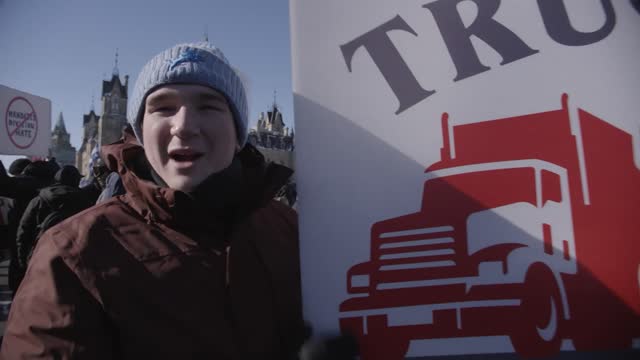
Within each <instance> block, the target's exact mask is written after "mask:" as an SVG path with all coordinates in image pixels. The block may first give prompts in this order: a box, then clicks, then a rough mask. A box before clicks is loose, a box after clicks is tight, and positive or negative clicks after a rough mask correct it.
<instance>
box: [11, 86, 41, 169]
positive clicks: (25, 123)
mask: <svg viewBox="0 0 640 360" xmlns="http://www.w3.org/2000/svg"><path fill="white" fill-rule="evenodd" d="M0 116H1V117H2V118H1V119H0V120H1V122H2V123H1V124H0V154H3V155H30V156H39V157H45V156H47V154H48V151H49V145H51V101H50V100H49V99H45V98H42V97H39V96H35V95H32V94H28V93H25V92H22V91H19V90H16V89H12V88H10V87H7V86H4V85H0Z"/></svg>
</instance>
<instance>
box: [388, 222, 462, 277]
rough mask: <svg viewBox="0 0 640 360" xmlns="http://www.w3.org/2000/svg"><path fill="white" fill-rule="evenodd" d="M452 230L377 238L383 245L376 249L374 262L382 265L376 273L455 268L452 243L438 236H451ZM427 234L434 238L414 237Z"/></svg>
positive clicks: (408, 233) (439, 229) (443, 227)
mask: <svg viewBox="0 0 640 360" xmlns="http://www.w3.org/2000/svg"><path fill="white" fill-rule="evenodd" d="M453 230H454V228H453V227H452V226H440V227H433V228H423V229H413V230H403V231H394V232H388V233H382V234H380V237H379V239H380V240H382V239H384V243H382V244H380V245H379V247H378V260H380V261H381V262H382V264H381V266H380V271H393V270H408V269H425V268H436V267H444V266H455V265H456V263H455V261H454V256H455V249H454V244H455V240H454V238H453V237H443V236H442V235H444V234H442V233H444V232H447V233H451V232H452V231H453ZM430 234H433V235H432V236H434V237H433V238H428V239H425V237H418V236H419V235H427V236H428V235H430ZM438 235H440V236H438ZM447 235H448V234H447ZM417 237H418V238H417ZM411 238H412V240H407V239H411ZM444 244H450V245H449V246H443V245H444Z"/></svg>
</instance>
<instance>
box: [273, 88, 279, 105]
mask: <svg viewBox="0 0 640 360" xmlns="http://www.w3.org/2000/svg"><path fill="white" fill-rule="evenodd" d="M277 94H278V90H273V107H274V108H276V107H278V105H277V104H278V103H277V102H276V95H277Z"/></svg>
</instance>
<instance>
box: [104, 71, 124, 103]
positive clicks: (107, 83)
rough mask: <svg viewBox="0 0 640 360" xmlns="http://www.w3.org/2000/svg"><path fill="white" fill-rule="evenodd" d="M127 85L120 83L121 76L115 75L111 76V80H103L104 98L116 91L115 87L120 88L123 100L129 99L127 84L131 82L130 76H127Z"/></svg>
mask: <svg viewBox="0 0 640 360" xmlns="http://www.w3.org/2000/svg"><path fill="white" fill-rule="evenodd" d="M124 78H125V83H124V85H123V84H122V82H120V76H118V75H116V74H113V75H112V76H111V80H102V96H104V95H106V94H109V93H111V92H112V91H113V90H114V87H116V86H118V87H119V90H120V95H121V96H122V97H123V98H125V99H126V98H127V83H128V82H129V76H127V75H125V77H124Z"/></svg>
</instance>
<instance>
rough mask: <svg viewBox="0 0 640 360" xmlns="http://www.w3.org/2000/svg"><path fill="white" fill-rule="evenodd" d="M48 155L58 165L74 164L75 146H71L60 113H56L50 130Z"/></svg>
mask: <svg viewBox="0 0 640 360" xmlns="http://www.w3.org/2000/svg"><path fill="white" fill-rule="evenodd" d="M49 157H55V158H56V161H57V162H58V164H60V166H63V165H75V162H76V159H75V157H76V148H74V147H73V146H71V141H70V135H69V133H68V132H67V127H66V126H65V124H64V118H63V117H62V113H60V115H58V120H57V121H56V125H55V127H54V128H53V131H52V132H51V147H50V148H49Z"/></svg>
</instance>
